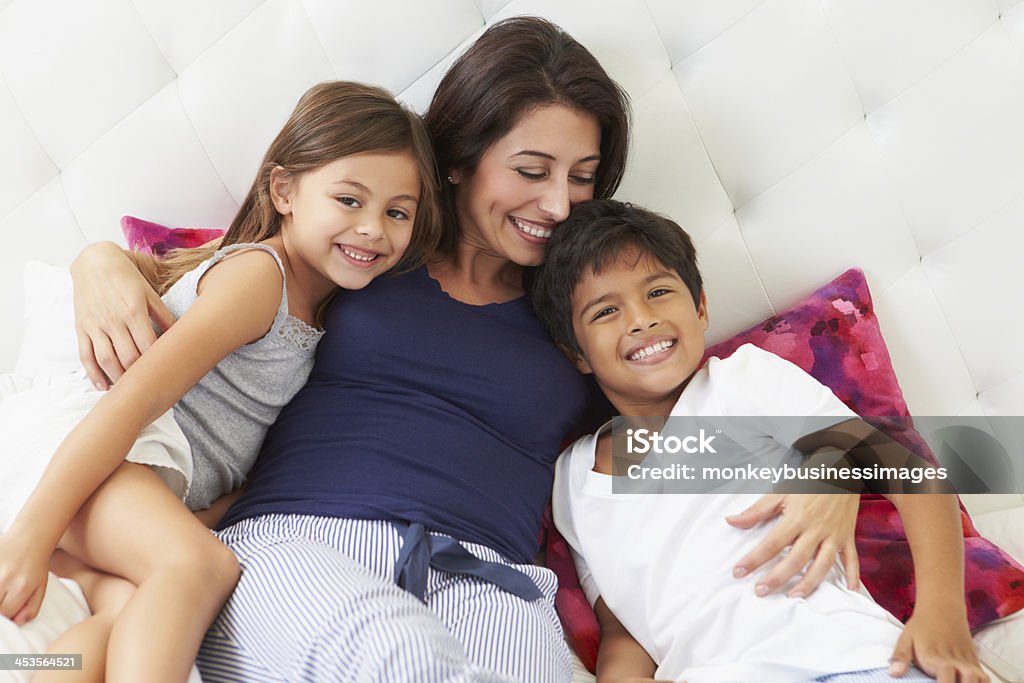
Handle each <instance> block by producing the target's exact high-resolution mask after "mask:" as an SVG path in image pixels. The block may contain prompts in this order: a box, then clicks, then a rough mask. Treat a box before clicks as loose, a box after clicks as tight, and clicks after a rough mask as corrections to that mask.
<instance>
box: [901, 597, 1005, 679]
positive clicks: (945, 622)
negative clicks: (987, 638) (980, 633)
mask: <svg viewBox="0 0 1024 683" xmlns="http://www.w3.org/2000/svg"><path fill="white" fill-rule="evenodd" d="M926 610H927V608H918V609H916V610H914V614H913V616H911V617H910V620H909V621H907V625H906V627H905V628H904V629H903V635H901V636H900V639H899V640H898V641H897V642H896V649H895V651H894V652H893V654H892V666H890V667H889V674H890V675H891V676H897V677H898V676H902V675H903V674H904V673H905V672H906V671H907V669H908V668H909V667H910V665H911V663H912V662H914V661H916V662H917V666H918V667H919V668H920V669H921V670H922V671H924V672H925V673H926V674H928V675H929V676H933V677H935V678H936V679H937V680H938V682H939V683H956V682H957V681H960V683H988V681H989V678H988V676H987V675H986V674H985V672H984V671H983V670H982V668H981V665H980V664H979V663H978V655H977V652H976V651H975V649H974V643H973V642H972V641H971V632H970V631H969V630H968V628H967V618H966V616H962V617H961V618H960V619H954V618H950V614H949V612H948V611H945V610H940V612H939V613H933V612H928V611H926ZM897 680H898V679H897Z"/></svg>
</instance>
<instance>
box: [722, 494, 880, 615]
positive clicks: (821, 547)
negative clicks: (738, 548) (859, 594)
mask: <svg viewBox="0 0 1024 683" xmlns="http://www.w3.org/2000/svg"><path fill="white" fill-rule="evenodd" d="M859 509H860V495H859V494H856V493H817V494H810V493H805V494H796V493H787V494H777V493H770V494H768V495H765V496H763V497H762V498H761V499H760V500H758V501H757V503H755V504H754V505H752V506H750V507H749V508H747V509H746V510H744V511H743V512H741V513H739V514H736V515H732V516H730V517H726V518H725V521H726V522H728V523H729V524H730V525H732V526H734V527H737V528H740V529H750V528H752V527H754V526H756V525H757V524H760V523H762V522H765V521H768V520H770V519H774V518H775V517H778V516H780V515H781V516H782V519H781V520H780V521H779V523H778V524H776V525H775V527H774V528H773V529H772V530H771V531H770V532H769V533H768V535H767V536H765V538H764V540H762V541H761V542H760V543H758V544H757V546H756V547H755V548H754V549H753V550H751V551H750V552H749V553H747V554H746V555H744V556H743V557H742V558H740V560H739V562H737V563H736V566H735V567H734V568H733V576H735V577H736V578H741V577H744V576H747V575H748V574H750V573H751V572H753V571H755V570H757V568H758V567H760V566H762V565H763V564H765V563H766V562H768V561H769V560H771V559H772V558H774V557H776V556H778V555H779V553H781V552H782V551H783V550H784V549H786V548H787V547H790V548H791V549H790V551H789V554H788V555H786V557H785V558H783V559H782V561H780V562H779V563H778V564H776V565H775V566H774V567H773V568H772V569H771V571H769V572H768V573H767V574H765V575H764V576H763V577H761V579H760V580H759V581H758V582H757V586H756V587H755V590H756V591H757V594H758V595H760V596H765V595H768V594H770V593H772V592H774V591H776V590H778V589H779V588H780V587H781V586H784V585H785V584H786V583H788V582H789V580H790V579H792V578H793V577H794V576H796V575H797V574H799V573H800V572H802V571H804V568H806V567H807V565H808V564H810V568H809V569H807V571H806V572H805V573H804V575H803V578H801V579H800V581H799V582H797V584H796V585H795V586H793V588H791V589H790V590H789V592H788V593H787V595H789V596H790V597H794V598H795V597H806V596H808V595H810V594H811V593H813V592H814V591H815V589H816V588H817V587H818V585H819V584H820V583H821V582H822V581H823V580H824V579H825V576H826V575H827V574H828V572H829V570H830V569H831V568H832V566H833V564H834V563H835V559H836V553H838V554H839V556H840V558H841V560H842V562H843V569H844V570H845V572H846V585H847V586H848V587H849V588H850V589H852V590H856V589H857V586H858V585H859V584H860V561H859V560H858V559H857V546H856V544H855V543H854V530H855V529H856V526H857V511H858V510H859Z"/></svg>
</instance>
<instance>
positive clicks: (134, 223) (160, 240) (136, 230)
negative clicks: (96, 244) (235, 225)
mask: <svg viewBox="0 0 1024 683" xmlns="http://www.w3.org/2000/svg"><path fill="white" fill-rule="evenodd" d="M121 233H122V234H123V235H124V238H125V240H126V241H127V242H128V248H129V249H131V250H132V251H138V252H141V253H143V254H152V255H153V256H156V257H157V258H160V257H162V256H163V255H164V254H166V253H167V252H168V251H170V250H171V249H191V248H192V247H198V246H200V245H203V244H206V243H207V242H209V241H210V240H215V239H217V238H218V237H220V236H221V235H223V234H224V231H223V230H219V229H216V228H168V227H165V226H163V225H160V224H158V223H151V222H149V221H144V220H142V219H141V218H135V217H134V216H122V217H121Z"/></svg>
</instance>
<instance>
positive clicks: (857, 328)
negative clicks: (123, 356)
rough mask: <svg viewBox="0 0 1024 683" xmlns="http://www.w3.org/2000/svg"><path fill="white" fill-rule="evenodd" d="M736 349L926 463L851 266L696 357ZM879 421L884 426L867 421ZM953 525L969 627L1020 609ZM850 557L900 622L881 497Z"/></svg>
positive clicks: (987, 548)
mask: <svg viewBox="0 0 1024 683" xmlns="http://www.w3.org/2000/svg"><path fill="white" fill-rule="evenodd" d="M743 344H754V345H755V346H759V347H761V348H762V349H765V350H767V351H771V352H773V353H775V354H776V355H778V356H781V357H783V358H785V359H787V360H789V361H791V362H793V363H795V364H796V365H798V366H800V367H801V368H803V369H804V370H805V371H807V372H808V373H809V374H811V375H812V376H814V377H815V378H816V379H817V380H818V381H819V382H821V383H822V384H824V385H826V386H828V387H829V388H830V389H832V391H833V392H834V393H835V395H836V396H838V397H839V399H840V400H842V401H843V402H844V403H846V404H847V405H848V406H849V407H850V408H851V409H852V410H854V411H855V412H857V413H858V414H859V415H862V416H864V417H866V418H869V421H872V422H873V423H874V424H876V426H877V427H878V428H879V429H881V430H883V431H885V432H886V433H888V434H889V435H890V436H891V437H892V438H893V439H895V440H897V441H899V442H900V443H902V444H903V445H904V446H906V447H907V448H909V449H911V450H913V451H914V452H916V453H918V454H919V455H921V456H922V457H925V458H927V459H929V460H931V461H932V462H934V461H935V458H934V456H933V455H932V453H931V451H930V450H929V448H928V446H927V444H925V442H924V440H923V439H921V437H920V436H919V435H918V434H917V432H915V431H914V430H913V420H912V419H911V417H910V414H909V412H908V411H907V404H906V402H905V401H904V400H903V392H902V391H901V390H900V386H899V383H898V382H897V380H896V374H895V373H894V372H893V369H892V362H891V361H890V359H889V352H888V350H887V349H886V346H885V341H884V340H883V339H882V334H881V330H880V329H879V327H878V320H877V318H875V312H874V307H873V305H872V302H871V294H870V293H869V292H868V286H867V281H866V280H865V279H864V273H863V272H862V271H860V270H859V269H851V270H848V271H846V272H845V273H843V274H842V275H840V276H839V277H838V278H836V279H835V280H833V281H832V282H830V283H828V284H827V285H825V286H824V287H822V288H821V289H819V290H818V291H816V292H814V293H813V294H811V295H810V296H808V297H807V298H806V299H804V300H803V301H801V302H799V303H798V304H796V305H795V306H793V307H792V308H791V309H789V310H787V311H785V312H783V313H780V314H779V315H776V316H774V317H772V318H769V319H768V320H765V321H764V322H762V323H760V324H758V325H755V326H754V327H751V328H750V329H747V330H744V331H743V332H740V333H739V334H737V335H735V336H734V337H732V338H731V339H727V340H726V341H723V342H720V343H718V344H715V345H714V346H712V347H710V348H709V349H707V352H706V353H705V359H707V358H709V357H711V356H717V357H719V358H726V357H728V356H730V355H731V354H732V353H733V352H734V351H735V350H736V349H737V348H739V347H740V346H742V345H743ZM882 416H884V419H873V420H872V419H870V418H872V417H876V418H880V417H882ZM961 519H962V524H963V530H964V537H965V540H964V550H965V560H966V576H965V579H966V580H965V583H966V586H965V598H966V600H967V608H968V619H969V621H970V624H971V628H972V629H973V628H979V627H981V626H983V625H985V624H987V623H989V622H992V621H995V620H996V619H999V618H1001V617H1005V616H1007V615H1009V614H1013V613H1014V612H1016V611H1018V610H1021V609H1024V568H1022V567H1021V566H1020V565H1019V564H1017V563H1016V562H1015V561H1014V560H1013V559H1012V558H1011V557H1010V556H1009V555H1008V554H1006V553H1005V552H1003V551H1002V550H1000V549H999V548H998V547H996V546H995V545H994V544H992V543H991V542H990V541H988V540H986V539H984V538H981V537H980V536H979V535H978V532H977V531H976V530H975V528H974V525H973V524H972V523H971V520H970V518H969V517H968V516H967V513H966V511H964V510H963V507H962V506H961ZM547 550H548V554H549V555H550V556H553V557H555V558H561V557H563V556H564V555H565V554H566V553H567V552H568V547H567V544H566V543H565V540H564V539H562V537H561V536H560V535H559V534H558V532H557V530H556V529H554V527H553V526H550V528H549V529H548V539H547ZM857 550H858V553H859V554H860V564H861V578H862V580H863V582H864V585H865V586H866V587H867V589H868V590H869V591H870V592H871V595H872V596H874V598H875V600H877V601H878V603H879V604H880V605H882V606H883V607H884V608H886V609H887V610H889V611H890V612H892V613H893V614H894V615H895V616H896V617H897V618H898V619H900V620H901V621H906V620H907V619H908V618H910V614H911V612H912V610H913V607H914V602H913V601H914V573H913V564H912V563H911V559H910V548H909V545H908V544H907V540H906V535H905V533H904V530H903V525H902V523H901V522H900V517H899V514H898V513H897V512H896V509H895V508H894V507H893V506H892V504H891V503H889V501H888V500H886V499H885V498H883V497H881V496H877V495H865V496H862V498H861V506H860V513H859V515H858V519H857ZM551 568H552V569H553V570H555V572H556V573H557V574H559V596H560V597H561V599H558V598H556V606H558V607H559V609H560V610H561V611H560V616H561V617H562V623H563V624H564V625H565V628H566V632H567V634H568V636H569V640H570V642H571V643H572V644H573V646H574V647H575V648H576V650H577V652H579V653H581V658H583V657H582V654H583V653H586V654H587V655H588V656H587V657H586V658H584V663H585V664H586V665H587V666H588V668H590V669H591V671H593V668H592V664H591V663H592V662H594V663H596V652H597V641H595V640H594V639H595V638H597V639H599V637H600V636H599V630H597V629H595V626H596V620H595V617H594V615H593V612H592V610H590V606H589V603H587V602H586V600H585V599H584V600H583V602H582V607H581V606H580V600H579V599H578V598H579V597H580V596H582V590H581V589H580V588H579V583H578V580H577V577H576V575H575V569H574V568H573V565H572V562H571V561H570V562H568V563H565V562H559V561H557V559H556V562H554V563H552V566H551ZM570 573H571V576H569V574H570ZM563 591H567V592H576V591H578V592H579V595H576V596H572V597H570V596H562V593H563ZM595 634H596V635H595ZM591 653H592V654H591Z"/></svg>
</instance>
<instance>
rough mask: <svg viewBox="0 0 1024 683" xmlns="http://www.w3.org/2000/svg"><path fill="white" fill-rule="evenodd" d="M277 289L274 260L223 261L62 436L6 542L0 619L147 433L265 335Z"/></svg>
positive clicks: (14, 610)
mask: <svg viewBox="0 0 1024 683" xmlns="http://www.w3.org/2000/svg"><path fill="white" fill-rule="evenodd" d="M281 287H282V277H281V272H280V270H279V268H278V266H277V263H276V261H274V259H272V258H271V257H270V256H269V255H267V254H264V253H262V252H258V251H246V252H242V253H240V254H238V255H235V256H232V257H231V258H227V259H225V260H224V261H222V262H221V263H219V264H217V265H216V266H215V267H214V268H211V269H210V270H209V271H208V272H207V273H206V274H205V276H204V277H203V279H202V288H201V289H202V292H201V295H200V296H199V297H198V299H197V300H196V302H195V303H194V304H193V305H192V307H191V308H190V309H189V310H188V311H187V312H186V314H185V315H184V316H182V318H181V320H179V321H178V322H177V323H176V324H175V325H174V326H173V327H171V329H169V330H168V331H167V332H166V333H164V334H163V335H162V336H161V337H160V338H159V339H157V340H156V342H155V343H154V344H153V346H152V348H151V349H150V350H149V351H148V352H147V353H146V354H145V355H144V356H142V357H141V358H140V359H139V360H138V361H137V362H136V363H135V364H134V365H133V366H132V368H131V371H130V372H128V373H126V374H125V375H124V377H123V378H122V379H121V381H119V382H118V383H117V384H116V385H114V387H113V388H112V389H111V390H110V391H109V392H107V393H106V394H105V395H104V396H103V397H102V398H101V399H100V400H99V401H98V402H97V404H96V405H95V406H94V407H93V409H92V410H91V411H90V412H89V414H88V415H87V416H86V417H85V418H84V419H83V420H82V421H81V422H80V423H79V424H78V425H77V426H76V427H75V428H74V429H73V430H72V431H71V433H70V434H69V435H68V436H67V438H65V439H64V441H63V443H61V445H60V446H59V447H58V449H57V452H56V453H55V454H54V456H53V458H52V459H51V461H50V464H49V465H48V466H47V468H46V471H45V472H44V474H43V477H42V479H41V480H40V482H39V484H38V485H37V486H36V489H35V490H34V491H33V493H32V495H31V497H30V498H29V499H28V501H27V502H26V503H25V505H24V506H23V507H22V509H21V511H20V512H19V513H18V516H17V518H16V519H15V521H14V523H13V524H12V526H11V528H10V530H9V531H8V532H7V534H5V535H4V536H3V537H0V613H2V614H3V615H4V616H7V617H13V616H14V615H16V614H18V612H19V611H20V610H21V608H22V607H23V606H24V605H25V604H26V603H27V602H28V601H29V598H30V597H31V596H32V595H34V594H36V593H39V594H41V593H42V591H43V590H44V588H45V581H46V572H45V567H46V561H47V560H48V558H49V556H50V554H51V553H52V551H53V549H54V548H55V547H56V545H57V543H58V542H59V541H60V539H61V536H63V534H64V532H65V530H66V529H67V527H68V525H69V524H70V522H71V520H72V518H73V517H74V516H75V515H76V514H77V512H78V510H79V509H80V508H81V506H82V504H83V503H84V502H85V501H86V500H87V499H88V498H89V496H91V495H92V494H93V492H94V491H95V490H96V489H97V488H98V487H99V485H100V484H101V483H102V482H103V481H104V480H105V479H106V478H107V477H108V476H110V474H111V473H112V472H113V471H114V470H115V469H116V468H117V467H118V466H119V465H120V464H121V463H122V462H123V461H124V457H125V455H126V454H127V453H128V452H129V450H130V449H131V447H132V445H133V444H134V443H135V440H136V439H137V438H138V435H139V433H140V432H141V430H142V429H143V428H144V427H145V426H146V425H148V424H149V423H151V422H152V421H153V420H155V419H156V418H157V417H159V416H160V415H162V414H163V413H165V412H166V411H168V410H169V409H170V408H171V407H172V406H173V405H174V404H175V403H176V402H177V401H178V400H179V399H180V398H181V397H182V396H184V395H185V393H186V392H187V391H188V390H189V389H190V388H191V387H192V386H193V385H194V384H195V383H196V382H198V381H199V379H200V378H201V377H202V376H203V375H205V374H206V373H207V372H208V371H209V370H210V369H211V368H213V367H214V366H215V365H216V364H217V363H218V362H219V361H220V360H221V359H222V358H224V357H225V356H227V355H228V354H230V353H231V352H232V351H234V350H235V349H237V348H238V347H240V346H242V345H244V344H246V343H249V342H251V341H253V340H256V339H259V338H261V337H262V336H263V335H265V334H266V333H267V332H268V331H269V329H270V327H271V325H272V324H273V320H274V317H275V315H276V313H277V310H278V308H279V306H280V302H281ZM40 565H41V566H42V572H41V573H40ZM38 597H39V599H40V600H41V595H39V596H38Z"/></svg>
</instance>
